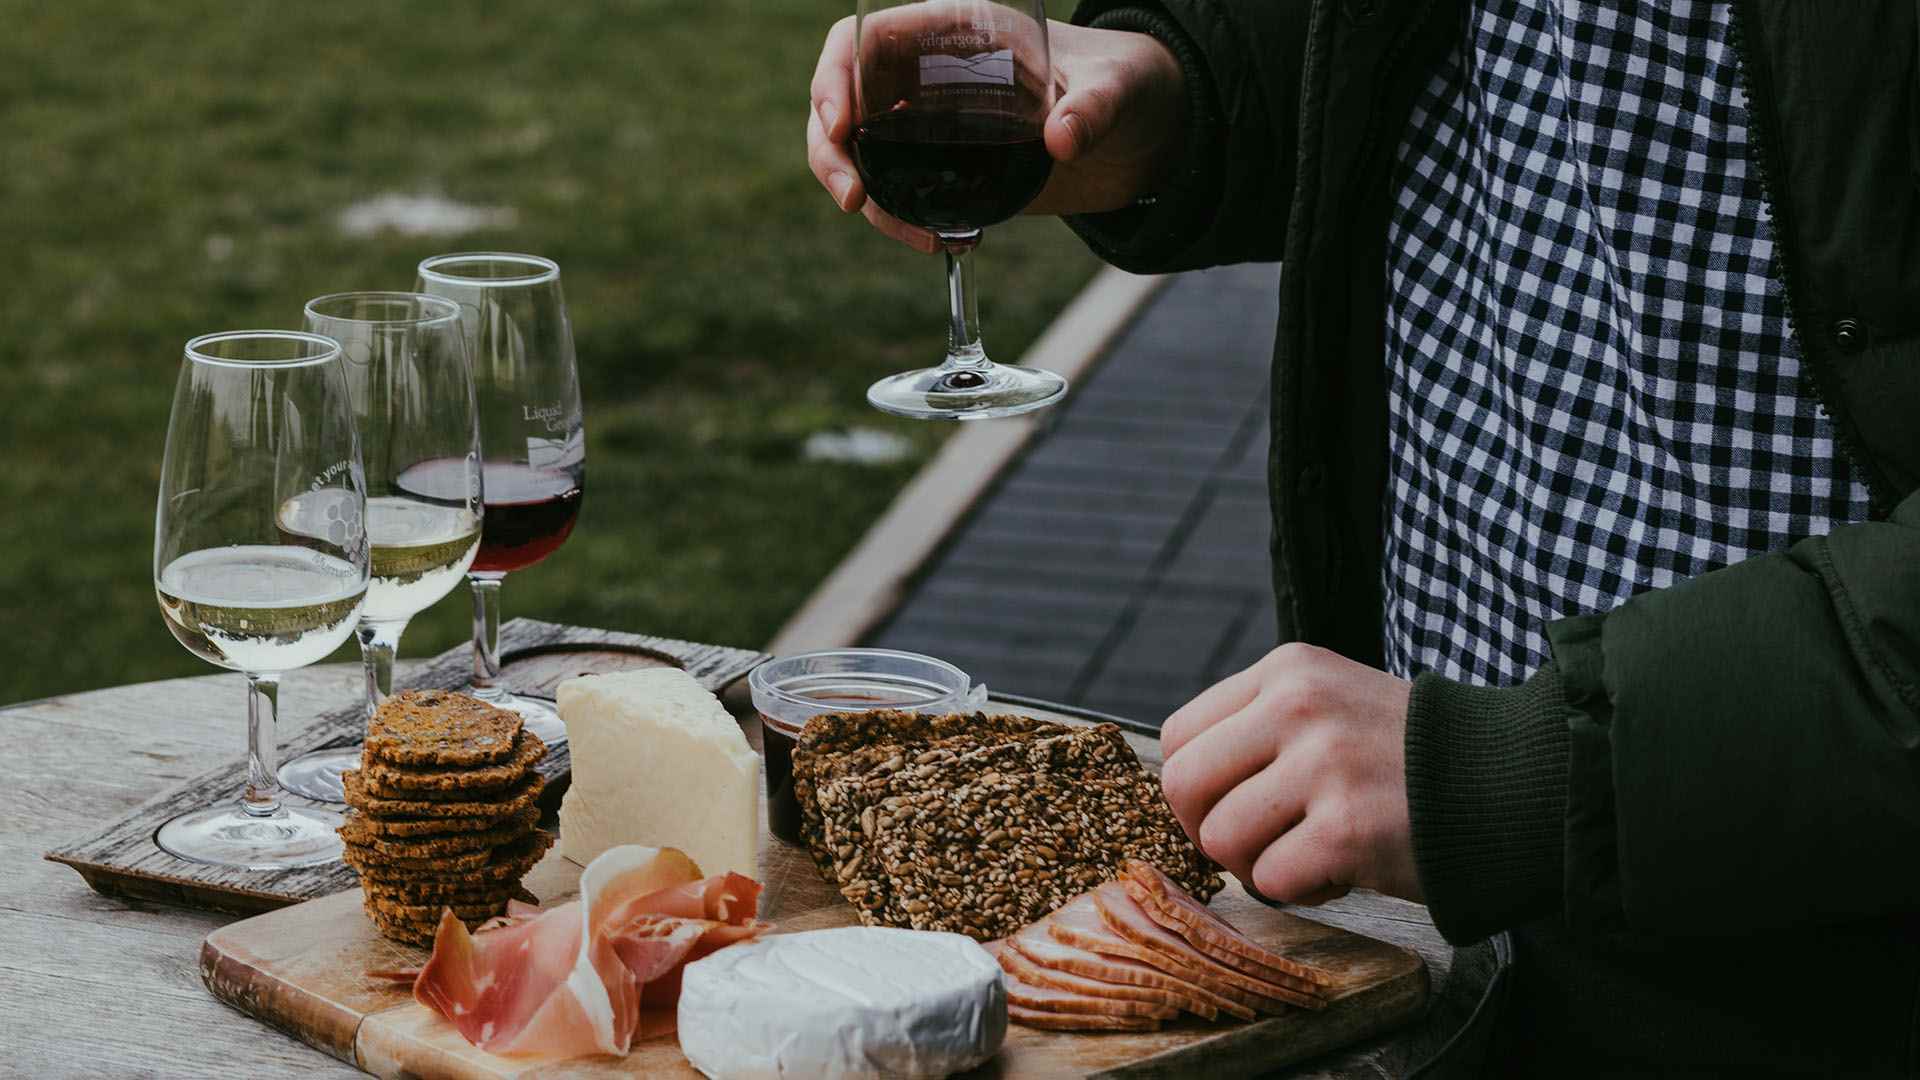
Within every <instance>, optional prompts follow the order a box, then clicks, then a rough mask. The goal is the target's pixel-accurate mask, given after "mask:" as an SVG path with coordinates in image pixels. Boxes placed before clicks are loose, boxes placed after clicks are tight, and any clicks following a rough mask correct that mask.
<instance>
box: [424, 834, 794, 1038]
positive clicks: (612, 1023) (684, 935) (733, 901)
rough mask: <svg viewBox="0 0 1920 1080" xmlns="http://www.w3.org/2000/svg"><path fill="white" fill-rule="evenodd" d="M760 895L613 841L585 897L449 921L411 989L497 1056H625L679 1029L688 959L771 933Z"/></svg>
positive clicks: (681, 858) (588, 878) (584, 882)
mask: <svg viewBox="0 0 1920 1080" xmlns="http://www.w3.org/2000/svg"><path fill="white" fill-rule="evenodd" d="M759 895H760V886H759V885H758V884H757V883H755V882H754V881H752V880H751V879H749V878H744V877H741V876H739V875H737V874H726V875H721V876H719V877H714V878H701V877H700V876H699V870H698V869H697V868H696V867H695V866H694V864H693V862H692V861H691V860H689V859H688V858H687V857H686V856H685V855H683V854H681V853H680V852H678V851H674V850H672V849H665V850H662V849H659V848H646V847H635V846H626V847H616V848H609V849H608V850H607V851H606V852H605V853H604V854H602V855H601V856H600V857H599V858H597V859H595V860H594V861H593V862H592V863H591V864H590V865H589V866H588V867H587V868H586V870H585V871H583V872H582V873H581V875H580V898H579V899H578V900H574V901H571V902H569V903H565V904H560V905H557V906H555V907H551V908H546V909H537V908H533V907H532V906H531V905H520V906H517V907H511V908H510V909H509V911H508V913H507V914H506V915H504V916H501V917H500V918H499V919H496V920H494V921H493V922H492V923H491V924H490V927H489V928H488V929H483V930H480V931H476V932H474V933H468V932H467V929H466V927H465V926H464V925H462V924H461V922H460V920H459V919H457V918H454V917H452V916H451V914H448V915H446V916H443V917H442V918H441V921H440V926H439V929H438V932H437V933H436V935H435V938H434V943H433V955H432V956H431V957H429V958H428V959H427V963H426V965H425V966H424V967H422V968H421V969H420V973H419V975H418V977H417V978H415V980H414V984H413V996H414V999H415V1000H417V1001H419V1002H420V1003H421V1004H423V1005H425V1006H427V1007H428V1008H430V1009H432V1010H433V1011H435V1012H437V1013H439V1014H440V1015H441V1016H443V1017H445V1018H446V1019H447V1020H448V1021H449V1022H451V1023H452V1024H453V1025H454V1027H455V1028H456V1029H458V1030H459V1032H460V1034H461V1035H462V1036H463V1037H465V1038H466V1040H467V1041H468V1042H470V1043H472V1044H473V1045H475V1046H478V1047H480V1048H481V1049H483V1050H488V1051H491V1052H493V1053H499V1054H534V1055H540V1056H545V1057H555V1058H561V1057H575V1056H578V1055H581V1054H596V1053H599V1054H624V1053H626V1052H627V1050H628V1048H629V1047H631V1045H632V1043H633V1040H634V1039H635V1038H636V1037H646V1036H648V1035H653V1034H659V1033H664V1032H666V1031H671V1030H672V1029H673V1017H674V1011H673V1005H674V1004H675V1001H676V1000H677V997H678V994H679V986H680V969H681V968H682V967H684V966H685V964H686V963H687V962H688V961H689V960H692V959H694V958H696V957H698V956H702V955H705V954H706V953H709V952H712V951H713V950H714V949H716V948H719V947H721V946H723V945H726V944H731V943H732V942H735V941H739V940H743V939H745V938H748V937H752V936H753V935H755V934H758V933H760V932H761V931H762V930H764V929H765V928H766V927H765V924H762V923H758V922H755V921H754V919H753V914H754V910H755V907H756V905H757V904H758V902H759Z"/></svg>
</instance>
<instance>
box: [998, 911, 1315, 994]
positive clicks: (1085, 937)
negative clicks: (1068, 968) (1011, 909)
mask: <svg viewBox="0 0 1920 1080" xmlns="http://www.w3.org/2000/svg"><path fill="white" fill-rule="evenodd" d="M1040 925H1042V926H1044V927H1045V928H1046V931H1047V934H1048V935H1049V936H1051V937H1052V938H1054V939H1055V940H1056V941H1059V942H1061V943H1063V944H1067V945H1072V946H1074V947H1076V948H1080V949H1085V950H1087V951H1088V952H1096V953H1100V954H1101V955H1103V956H1113V957H1120V958H1123V959H1127V960H1133V961H1136V962H1138V963H1141V964H1145V965H1147V966H1149V967H1153V968H1157V969H1159V970H1160V971H1163V972H1165V973H1167V974H1169V975H1172V976H1175V977H1176V978H1179V979H1182V980H1185V981H1186V982H1189V983H1192V984H1193V985H1195V986H1198V987H1201V988H1202V989H1204V990H1206V991H1207V992H1209V993H1211V994H1214V995H1215V996H1217V997H1222V998H1225V999H1227V1000H1228V1001H1231V1002H1233V1003H1234V1004H1236V1005H1239V1006H1240V1007H1241V1008H1244V1009H1247V1010H1249V1011H1252V1012H1279V1011H1281V1010H1282V1009H1284V1008H1286V1005H1285V1004H1284V1003H1282V1002H1279V1001H1275V1000H1274V999H1272V998H1269V997H1267V996H1265V995H1263V994H1251V993H1248V992H1247V991H1245V990H1242V989H1240V988H1239V987H1237V986H1234V985H1232V984H1230V983H1228V982H1226V981H1224V980H1222V979H1220V978H1217V977H1215V976H1214V975H1213V974H1212V973H1210V972H1209V971H1208V970H1207V969H1206V968H1204V967H1201V966H1200V965H1199V964H1198V963H1188V962H1186V961H1184V960H1182V959H1180V958H1179V957H1177V956H1172V955H1169V954H1167V953H1164V952H1161V951H1159V950H1157V949H1149V948H1147V947H1145V946H1143V945H1136V944H1134V943H1133V942H1132V941H1130V940H1128V939H1127V938H1125V937H1122V936H1121V935H1120V934H1119V933H1118V932H1117V931H1115V930H1114V929H1113V927H1111V926H1109V925H1108V924H1107V920H1106V917H1105V916H1104V915H1102V914H1101V913H1100V905H1099V904H1098V903H1096V902H1095V901H1094V898H1093V894H1092V893H1081V894H1080V895H1079V896H1076V897H1074V898H1073V899H1072V900H1069V901H1067V902H1066V904H1064V905H1062V906H1061V908H1060V909H1059V910H1058V911H1055V912H1054V913H1053V914H1051V915H1049V916H1047V917H1046V918H1045V919H1043V920H1041V923H1040ZM1016 940H1017V936H1016ZM1196 955H1198V954H1196Z"/></svg>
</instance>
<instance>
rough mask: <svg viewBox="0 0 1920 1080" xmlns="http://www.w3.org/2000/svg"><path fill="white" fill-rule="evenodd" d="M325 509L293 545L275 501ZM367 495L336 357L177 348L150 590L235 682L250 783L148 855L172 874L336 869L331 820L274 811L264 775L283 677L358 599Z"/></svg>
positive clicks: (193, 816)
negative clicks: (239, 677) (166, 857)
mask: <svg viewBox="0 0 1920 1080" xmlns="http://www.w3.org/2000/svg"><path fill="white" fill-rule="evenodd" d="M296 496H301V497H318V498H322V499H324V500H326V504H327V509H326V511H325V512H324V516H325V524H324V526H323V527H320V528H317V529H315V530H313V532H312V534H311V535H302V536H299V537H290V536H287V535H285V534H284V533H283V532H282V530H281V528H280V508H281V507H282V506H284V505H285V504H286V503H287V501H288V500H290V499H293V498H295V497H296ZM366 506H367V503H366V481H365V478H364V474H363V471H362V468H361V461H360V442H359V437H358V435H357V434H356V432H355V428H354V422H353V408H352V405H351V402H350V399H349V397H348V393H347V379H346V372H345V370H344V367H343V365H342V363H341V360H340V346H339V345H338V344H337V343H336V342H334V341H333V340H332V339H331V338H326V337H322V336H320V335H318V334H306V333H296V332H293V331H281V330H241V331H234V332H231V333H224V334H208V335H206V336H203V337H197V338H194V339H193V340H192V341H189V342H187V348H186V359H185V361H184V362H183V363H182V365H181V368H180V379H179V382H178V383H177V384H176V386H175V388H174V394H173V413H172V416H171V418H170V419H169V421H168V424H167V447H166V455H165V457H164V459H163V460H162V463H161V466H160V499H159V507H158V509H157V511H156V512H155V515H154V530H153V580H154V591H155V593H157V594H158V596H159V600H160V612H161V614H162V615H163V616H164V617H165V619H166V623H167V629H168V630H171V631H172V632H173V636H174V637H176V638H178V639H179V641H180V644H182V645H184V646H186V647H187V651H189V652H191V653H193V654H194V655H195V656H198V657H200V658H201V659H202V660H206V661H208V662H209V663H213V664H218V665H219V666H221V667H223V668H227V669H229V670H232V671H239V672H243V673H245V674H246V676H247V684H248V697H247V784H246V790H245V792H244V793H243V794H242V795H241V797H240V800H239V802H238V803H236V804H229V805H225V806H213V807H208V808H206V809H203V810H195V811H192V812H190V813H186V814H182V815H180V816H179V817H176V818H173V819H172V820H170V821H168V822H167V823H166V824H164V825H162V826H160V829H159V831H158V832H157V833H156V834H155V836H154V840H155V842H157V843H158V844H159V845H160V847H161V848H162V849H163V850H165V851H167V852H169V853H171V854H173V855H175V856H178V857H179V858H182V859H190V860H192V861H194V862H203V863H214V864H218V865H222V866H241V867H246V868H248V869H253V870H284V869H288V868H290V867H297V866H312V865H315V864H318V863H324V862H329V861H332V860H334V859H337V858H339V855H340V838H339V836H338V835H337V834H336V833H335V831H334V830H335V829H336V828H338V827H339V824H340V817H339V815H338V814H335V813H333V812H331V811H328V810H324V809H318V808H311V807H290V806H285V805H283V804H282V802H281V792H280V786H279V784H278V782H277V781H276V779H275V776H274V757H275V752H276V747H275V741H274V726H275V724H276V722H277V721H278V719H279V686H280V676H281V674H282V673H284V672H286V671H290V670H292V669H294V668H299V667H305V666H306V665H308V664H311V663H313V662H314V661H316V660H319V659H321V658H323V657H325V656H326V655H327V654H328V653H331V652H332V651H333V650H334V649H336V648H339V647H340V645H341V644H342V643H344V642H345V641H346V640H347V638H348V637H349V636H350V635H351V634H352V633H353V628H354V625H355V624H356V623H358V622H359V621H360V610H361V607H362V605H363V604H364V603H365V600H366V594H367V573H368V567H369V562H370V560H369V557H368V548H367V533H366V527H365V521H366Z"/></svg>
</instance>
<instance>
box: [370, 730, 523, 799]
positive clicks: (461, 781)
mask: <svg viewBox="0 0 1920 1080" xmlns="http://www.w3.org/2000/svg"><path fill="white" fill-rule="evenodd" d="M546 753H547V744H546V743H543V742H541V741H540V737H539V736H537V735H535V734H534V733H533V732H531V731H523V732H521V733H520V738H519V739H518V740H516V741H515V743H514V748H513V756H512V757H510V758H508V759H507V760H506V761H503V762H500V763H499V764H497V765H483V766H477V767H474V768H435V769H428V768H409V767H406V766H399V765H391V764H388V763H387V762H385V761H381V760H378V759H376V758H373V757H372V756H370V755H363V756H362V757H361V761H360V769H359V772H360V782H361V784H362V785H363V786H365V788H366V790H367V793H368V794H369V795H374V796H377V797H379V798H382V799H444V800H476V799H495V798H499V797H501V796H499V795H498V794H496V793H498V792H502V791H506V790H508V789H510V788H512V787H513V786H514V785H515V784H519V783H521V782H522V781H524V780H525V779H526V778H527V771H528V770H529V769H531V768H533V766H534V764H535V763H536V762H538V761H539V760H540V759H541V758H543V757H545V756H546Z"/></svg>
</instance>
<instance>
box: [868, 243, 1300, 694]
mask: <svg viewBox="0 0 1920 1080" xmlns="http://www.w3.org/2000/svg"><path fill="white" fill-rule="evenodd" d="M1278 275H1279V268H1278V267H1277V266H1273V265H1261V266H1240V267H1232V268H1226V269H1220V270H1209V271H1201V272H1197V273H1191V274H1183V275H1180V276H1179V277H1178V278H1176V279H1175V280H1174V281H1172V282H1171V283H1169V284H1168V285H1167V286H1166V287H1165V288H1164V289H1162V290H1161V291H1160V292H1159V294H1158V295H1156V296H1155V297H1154V298H1153V299H1152V300H1151V301H1149V302H1148V305H1147V307H1146V309H1145V310H1144V311H1142V312H1141V313H1140V314H1139V316H1138V317H1137V318H1136V319H1135V321H1134V323H1133V325H1132V326H1131V327H1129V328H1128V329H1127V331H1126V332H1125V333H1124V334H1123V335H1122V336H1121V337H1120V338H1119V340H1118V341H1116V342H1115V344H1114V345H1113V347H1112V349H1111V350H1110V352H1109V353H1108V355H1107V356H1106V358H1105V359H1104V360H1102V361H1101V363H1100V365H1099V366H1098V367H1097V368H1096V369H1095V370H1094V372H1093V374H1092V375H1091V376H1090V377H1088V378H1087V379H1085V380H1084V381H1083V382H1082V383H1081V384H1079V385H1077V386H1075V387H1074V388H1073V390H1072V392H1071V393H1070V395H1069V397H1068V400H1067V403H1066V404H1065V405H1063V406H1061V407H1060V408H1058V409H1057V410H1055V411H1056V413H1057V415H1056V416H1055V417H1053V418H1052V425H1051V427H1050V428H1049V430H1047V431H1046V432H1045V433H1044V434H1042V435H1040V436H1038V437H1036V438H1035V439H1034V441H1033V442H1032V443H1031V444H1029V445H1028V447H1027V448H1026V449H1025V450H1024V451H1023V452H1022V454H1021V456H1020V458H1019V460H1017V461H1016V462H1015V463H1014V464H1013V465H1012V466H1011V467H1009V468H1008V469H1007V470H1006V472H1005V473H1004V474H1002V476H1001V477H1000V478H999V480H998V481H997V483H996V484H995V486H994V487H993V489H992V490H990V491H989V492H988V493H987V495H986V496H985V497H984V498H983V499H982V500H981V501H980V503H979V505H978V506H976V507H975V508H974V510H973V512H972V513H971V514H970V515H969V516H968V517H967V519H966V520H965V521H964V522H962V523H961V525H960V526H959V527H958V528H957V529H956V530H955V531H954V532H953V534H952V535H951V536H950V537H949V538H948V539H947V541H946V543H945V544H944V545H943V547H942V548H941V550H940V551H939V552H938V553H937V554H936V555H935V556H934V558H933V560H932V561H931V562H930V563H929V565H928V568H927V570H926V571H925V572H924V573H923V574H922V575H921V577H920V579H919V581H918V582H917V583H916V584H915V585H914V587H913V588H912V589H911V590H910V591H909V593H908V595H907V597H906V599H905V600H904V601H903V602H902V603H901V605H900V606H899V607H898V608H897V609H896V610H895V611H894V613H893V614H892V616H891V617H890V618H889V619H888V620H887V621H886V622H885V623H883V624H882V625H881V626H880V627H879V629H878V630H876V631H875V632H874V633H873V634H871V635H869V637H868V640H867V641H866V644H870V645H878V646H883V647H887V648H897V649H910V650H912V651H915V652H924V653H928V654H931V655H934V656H940V657H944V658H946V659H948V660H951V661H952V662H954V663H955V664H958V665H959V666H960V667H962V668H964V669H966V670H967V671H968V672H969V673H971V674H972V675H973V677H974V678H975V679H976V680H980V681H984V682H985V683H986V684H987V685H988V686H990V687H993V688H995V689H997V690H1003V691H1008V692H1011V693H1016V694H1027V695H1031V696H1034V697H1044V698H1049V699H1052V700H1055V701H1061V702H1066V703H1069V704H1075V705H1083V706H1086V707H1088V708H1093V709H1099V710H1102V711H1106V712H1113V713H1117V714H1120V715H1123V716H1129V717H1133V718H1136V719H1140V720H1145V721H1149V722H1151V723H1156V724H1157V723H1159V722H1160V721H1161V720H1163V719H1165V717H1166V715H1167V714H1168V713H1170V712H1172V711H1173V710H1174V709H1175V708H1178V707H1179V706H1180V705H1182V704H1184V703H1185V702H1186V701H1187V700H1188V699H1190V698H1191V697H1192V696H1193V695H1194V694H1196V693H1198V692H1199V691H1200V690H1202V689H1204V688H1205V687H1207V686H1208V685H1210V684H1211V683H1213V682H1215V681H1216V680H1218V679H1220V678H1221V677H1222V676H1225V675H1227V674H1230V673H1232V672H1234V671H1237V670H1239V669H1240V668H1242V667H1245V666H1246V665H1247V664H1250V663H1252V662H1253V661H1254V660H1256V659H1258V658H1259V657H1260V656H1261V655H1262V654H1263V653H1265V652H1266V651H1267V650H1268V649H1269V648H1271V647H1272V645H1273V641H1274V635H1275V620H1274V611H1273V594H1272V591H1271V590H1272V583H1271V579H1270V577H1269V571H1268V556H1267V542H1268V531H1269V528H1268V518H1267V488H1266V460H1267V414H1268V396H1267V373H1268V367H1269V364H1270V362H1271V359H1272V345H1273V326H1274V313H1275V300H1276V287H1277V282H1278Z"/></svg>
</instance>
